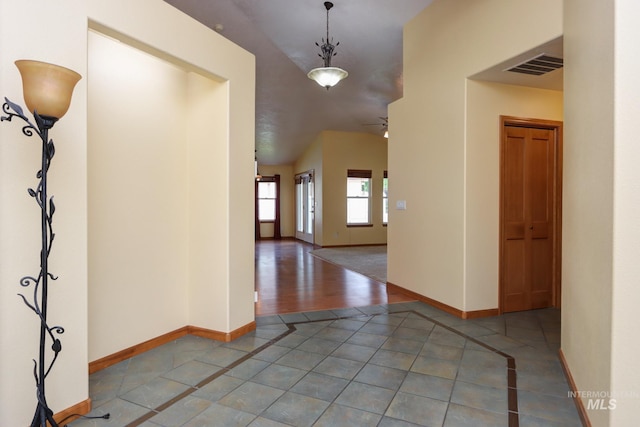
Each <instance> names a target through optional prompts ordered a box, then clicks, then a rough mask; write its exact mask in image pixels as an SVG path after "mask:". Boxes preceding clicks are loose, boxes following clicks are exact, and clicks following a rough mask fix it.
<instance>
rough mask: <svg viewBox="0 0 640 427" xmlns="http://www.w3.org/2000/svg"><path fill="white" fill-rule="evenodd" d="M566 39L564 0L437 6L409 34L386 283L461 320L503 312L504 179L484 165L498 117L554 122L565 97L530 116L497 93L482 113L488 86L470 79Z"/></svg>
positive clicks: (394, 140)
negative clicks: (467, 314)
mask: <svg viewBox="0 0 640 427" xmlns="http://www.w3.org/2000/svg"><path fill="white" fill-rule="evenodd" d="M523 16H526V17H527V18H526V19H517V18H519V17H523ZM542 21H544V22H545V25H538V24H537V23H538V22H542ZM496 22H500V23H501V24H500V25H496V24H495V23H496ZM505 34H508V37H505ZM561 34H562V2H561V1H558V0H545V1H540V2H527V1H523V0H521V1H507V0H485V1H478V2H462V1H443V0H436V1H434V2H433V3H432V4H431V5H430V6H429V7H427V9H425V10H424V11H423V12H422V13H421V14H419V15H418V16H417V17H416V18H414V19H413V20H412V21H411V22H410V23H409V24H408V25H407V26H405V29H404V88H405V89H404V97H403V98H402V99H401V100H399V101H396V102H395V103H393V104H391V105H390V107H389V134H390V138H389V176H390V181H389V193H390V194H389V204H390V206H391V209H390V212H389V227H388V232H389V235H388V241H389V243H388V245H389V246H388V280H389V282H391V283H394V284H397V285H399V286H402V287H404V288H407V289H410V290H412V291H415V292H417V293H420V294H422V295H425V296H428V297H430V298H433V299H435V300H438V301H440V302H443V303H445V304H448V305H450V306H453V307H455V308H458V309H461V310H463V311H470V310H479V309H490V308H496V307H497V298H496V296H497V293H496V292H497V286H498V284H497V280H496V277H497V238H498V236H497V212H498V206H497V203H496V202H495V201H496V200H497V191H498V186H497V178H496V177H497V173H498V170H497V168H496V169H495V170H494V171H493V172H492V173H490V174H488V175H486V174H483V172H486V168H487V167H488V165H483V164H482V162H483V161H484V159H485V158H486V157H487V156H491V152H493V153H495V157H494V158H493V161H492V162H493V164H494V165H497V161H498V156H497V149H496V147H497V144H498V137H497V136H498V132H499V125H498V124H499V118H498V116H499V114H507V115H511V114H512V115H519V114H521V113H522V114H525V113H529V114H530V115H533V116H547V115H548V114H553V115H554V117H558V114H559V113H558V111H559V108H560V107H559V104H557V102H558V101H557V100H558V98H559V96H558V95H555V96H553V98H554V99H555V102H556V104H555V105H554V106H553V107H550V108H548V107H544V108H543V109H537V110H534V108H533V107H528V106H526V104H527V102H528V101H526V100H520V101H518V100H515V99H514V98H512V97H511V96H510V95H509V94H508V90H502V89H501V90H494V91H493V92H494V93H495V97H494V102H495V103H494V104H491V105H489V109H488V111H486V112H485V111H483V106H482V105H480V104H479V103H478V99H477V98H476V96H477V95H478V91H481V90H482V89H484V88H486V87H482V86H478V84H477V83H474V82H469V84H467V77H468V76H471V75H474V74H475V73H478V72H480V71H482V70H485V69H487V68H489V67H491V66H493V65H495V64H498V63H500V62H502V61H505V60H507V59H509V58H511V57H514V56H516V55H518V54H520V53H522V52H524V51H527V50H529V49H532V48H534V47H536V46H538V45H540V44H543V43H545V42H547V41H549V40H552V39H554V38H556V37H559V36H560V35H561ZM434 58H438V60H437V61H435V60H434ZM533 96H534V97H536V98H538V97H541V96H542V97H543V98H544V97H545V96H546V95H541V94H535V95H533ZM467 103H469V105H467ZM520 112H521V113H520ZM529 114H528V115H529ZM545 118H549V117H545ZM487 120H488V121H489V124H487ZM491 125H493V126H494V127H493V128H492V129H487V128H486V126H491ZM480 175H481V177H480V178H479V180H477V181H476V180H474V178H478V177H479V176H480ZM483 196H485V197H487V198H488V200H494V203H495V204H494V205H493V206H480V205H481V204H482V203H483V202H482V199H483V198H484V197H483ZM398 200H405V201H406V206H407V208H406V210H402V211H400V210H395V209H394V207H395V205H396V201H398ZM487 204H489V202H488V203H487ZM472 213H473V215H476V214H477V215H481V218H473V217H472V216H471V214H472ZM494 215H495V217H493V216H494ZM492 217H493V218H492ZM486 227H488V229H485V228H486ZM491 229H493V230H494V231H495V235H492V234H493V233H492V232H491ZM483 251H488V252H487V253H485V252H483ZM480 252H482V254H483V255H482V257H481V258H475V257H477V256H478V254H479V253H480ZM471 257H474V259H472V258H471ZM485 262H486V263H488V264H485ZM476 275H477V276H478V277H476Z"/></svg>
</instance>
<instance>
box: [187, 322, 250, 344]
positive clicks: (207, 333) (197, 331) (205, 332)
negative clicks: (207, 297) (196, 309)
mask: <svg viewBox="0 0 640 427" xmlns="http://www.w3.org/2000/svg"><path fill="white" fill-rule="evenodd" d="M187 328H188V332H187V333H188V334H189V335H196V336H198V337H202V338H209V339H211V340H216V341H223V342H230V341H233V340H235V339H236V338H239V337H241V336H243V335H245V334H248V333H249V332H251V331H255V330H256V322H255V321H253V322H251V323H248V324H246V325H244V326H241V327H240V328H238V329H236V330H234V331H231V332H219V331H213V330H211V329H205V328H200V327H198V326H187Z"/></svg>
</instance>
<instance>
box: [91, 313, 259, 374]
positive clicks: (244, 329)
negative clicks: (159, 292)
mask: <svg viewBox="0 0 640 427" xmlns="http://www.w3.org/2000/svg"><path fill="white" fill-rule="evenodd" d="M255 329H256V322H255V321H253V322H250V323H248V324H246V325H244V326H241V327H239V328H238V329H235V330H233V331H231V332H220V331H214V330H212V329H206V328H201V327H198V326H190V325H188V326H183V327H182V328H180V329H176V330H175V331H171V332H168V333H166V334H163V335H160V336H158V337H156V338H152V339H150V340H147V341H145V342H143V343H140V344H136V345H134V346H131V347H129V348H125V349H124V350H120V351H118V352H116V353H113V354H110V355H109V356H105V357H102V358H100V359H97V360H94V361H93V362H90V363H89V374H93V373H95V372H98V371H101V370H103V369H105V368H108V367H109V366H112V365H115V364H116V363H120V362H122V361H123V360H126V359H129V358H131V357H133V356H137V355H139V354H142V353H144V352H146V351H149V350H152V349H154V348H156V347H159V346H161V345H163V344H166V343H169V342H171V341H174V340H177V339H178V338H181V337H183V336H185V335H196V336H199V337H202V338H208V339H212V340H215V341H223V342H230V341H233V340H234V339H236V338H239V337H241V336H243V335H245V334H247V333H249V332H251V331H254V330H255Z"/></svg>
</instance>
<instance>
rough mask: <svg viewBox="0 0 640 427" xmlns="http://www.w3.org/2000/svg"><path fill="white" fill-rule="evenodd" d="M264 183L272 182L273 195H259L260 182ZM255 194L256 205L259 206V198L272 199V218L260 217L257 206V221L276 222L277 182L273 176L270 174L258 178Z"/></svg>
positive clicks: (263, 222)
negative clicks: (273, 187)
mask: <svg viewBox="0 0 640 427" xmlns="http://www.w3.org/2000/svg"><path fill="white" fill-rule="evenodd" d="M264 183H273V185H274V186H275V191H274V196H273V197H260V184H264ZM256 184H257V187H258V188H257V194H256V199H257V202H258V207H259V206H260V201H261V200H273V219H261V218H260V214H261V212H260V209H259V208H258V212H257V214H258V222H259V223H261V224H273V223H275V222H276V219H277V204H278V183H277V181H276V179H275V177H272V176H263V177H262V178H260V179H259V180H258V181H257V183H256Z"/></svg>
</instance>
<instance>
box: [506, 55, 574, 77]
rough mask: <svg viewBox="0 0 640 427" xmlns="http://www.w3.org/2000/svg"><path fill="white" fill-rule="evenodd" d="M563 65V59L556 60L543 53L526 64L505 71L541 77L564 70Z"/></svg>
mask: <svg viewBox="0 0 640 427" xmlns="http://www.w3.org/2000/svg"><path fill="white" fill-rule="evenodd" d="M563 65H564V61H563V59H562V58H555V57H553V56H549V55H547V54H544V53H543V54H540V55H538V56H536V57H534V58H531V59H528V60H526V61H525V62H522V63H520V64H518V65H516V66H514V67H511V68H507V69H506V70H504V71H511V72H513V73H521V74H531V75H534V76H541V75H543V74H546V73H548V72H550V71H553V70H557V69H558V68H562V66H563Z"/></svg>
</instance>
